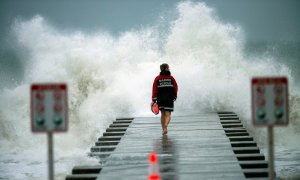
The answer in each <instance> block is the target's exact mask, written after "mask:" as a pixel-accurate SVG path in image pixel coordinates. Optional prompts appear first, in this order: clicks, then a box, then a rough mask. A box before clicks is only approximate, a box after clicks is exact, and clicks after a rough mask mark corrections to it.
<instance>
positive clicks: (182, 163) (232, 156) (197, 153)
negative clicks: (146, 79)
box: [66, 112, 267, 180]
mask: <svg viewBox="0 0 300 180" xmlns="http://www.w3.org/2000/svg"><path fill="white" fill-rule="evenodd" d="M168 129H169V132H168V135H164V136H163V135H162V134H161V126H160V119H159V117H158V116H157V117H139V118H134V119H124V118H120V119H117V121H115V122H114V123H113V124H112V125H111V126H110V128H108V130H107V132H106V133H104V134H103V135H104V136H103V137H101V138H99V140H98V142H96V144H95V146H94V147H92V148H91V154H90V155H92V156H96V157H99V158H100V165H99V166H96V167H95V166H92V167H75V168H74V169H73V175H68V176H67V177H66V179H67V180H73V179H97V180H105V179H107V180H114V179H115V180H117V179H118V180H119V179H120V178H121V179H124V180H126V179H128V180H129V179H130V180H135V179H137V180H140V179H147V177H148V168H149V162H148V157H149V154H150V152H152V151H154V152H156V153H157V155H158V159H159V161H158V162H159V163H158V164H159V169H160V175H161V179H163V180H167V179H172V180H176V179H195V180H196V179H197V180H198V179H228V180H229V179H230V180H234V179H239V180H240V179H246V178H252V177H260V178H261V177H263V178H265V177H267V174H265V173H267V169H266V168H267V162H266V161H264V156H263V155H262V154H260V153H259V149H258V148H257V146H256V143H255V142H254V141H253V138H252V137H250V136H249V134H248V132H247V131H246V130H245V128H244V127H243V125H242V124H241V121H240V120H239V118H238V117H237V116H236V115H235V114H233V113H225V112H224V113H219V114H218V113H203V114H197V115H189V116H174V117H172V120H171V122H170V125H169V128H168ZM257 168H260V169H257ZM74 171H75V173H74ZM85 171H86V175H87V176H86V177H85V178H84V175H83V174H84V172H85ZM76 172H81V173H76Z"/></svg>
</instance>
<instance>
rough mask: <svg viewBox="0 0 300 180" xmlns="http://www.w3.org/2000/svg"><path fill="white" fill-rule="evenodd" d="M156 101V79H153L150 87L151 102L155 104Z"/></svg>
mask: <svg viewBox="0 0 300 180" xmlns="http://www.w3.org/2000/svg"><path fill="white" fill-rule="evenodd" d="M156 100H157V78H155V79H154V82H153V86H152V101H153V102H155V101H156Z"/></svg>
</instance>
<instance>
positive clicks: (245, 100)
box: [0, 2, 300, 179]
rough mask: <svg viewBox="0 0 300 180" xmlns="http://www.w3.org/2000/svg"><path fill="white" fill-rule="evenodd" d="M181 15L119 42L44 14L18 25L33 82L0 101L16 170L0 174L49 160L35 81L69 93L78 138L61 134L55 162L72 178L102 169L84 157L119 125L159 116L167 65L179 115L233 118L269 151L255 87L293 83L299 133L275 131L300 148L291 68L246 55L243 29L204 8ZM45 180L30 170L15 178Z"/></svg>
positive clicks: (188, 8) (5, 142) (191, 7)
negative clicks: (35, 115)
mask: <svg viewBox="0 0 300 180" xmlns="http://www.w3.org/2000/svg"><path fill="white" fill-rule="evenodd" d="M177 11H178V17H177V18H175V21H172V22H171V23H170V22H168V23H169V24H170V26H169V29H168V31H167V33H166V31H165V30H162V29H159V28H157V27H160V26H153V28H151V27H148V28H147V29H140V30H133V31H129V32H124V33H123V34H122V35H120V36H118V37H114V36H112V35H110V34H108V33H103V32H101V31H99V32H98V33H94V34H87V33H84V32H80V31H78V32H70V31H65V30H60V29H59V28H56V27H53V26H52V25H51V24H49V23H48V22H47V20H45V19H44V18H43V17H41V16H38V15H37V16H36V17H33V18H32V19H30V20H18V21H16V22H15V24H14V26H13V31H14V34H15V37H16V39H17V41H18V47H19V48H20V51H22V53H24V58H25V59H23V61H24V65H25V67H24V68H25V76H24V80H23V83H22V84H21V85H19V86H17V87H15V88H13V89H5V90H2V91H1V94H0V96H1V102H0V128H1V131H0V142H1V147H0V149H1V152H2V154H1V155H0V158H1V161H2V162H4V163H5V162H7V163H6V165H5V166H4V165H1V168H0V171H3V173H4V175H5V174H6V175H8V173H9V172H10V171H11V170H12V169H13V168H15V166H9V165H7V164H9V163H12V162H13V161H17V162H16V163H15V164H16V167H24V166H23V165H24V164H22V163H18V162H26V163H27V164H38V166H39V167H40V168H43V167H42V166H43V165H42V164H43V163H45V162H46V155H45V154H46V150H45V147H46V142H45V140H46V137H45V136H44V135H42V134H37V135H34V134H32V133H31V132H30V117H29V85H30V84H31V83H34V82H66V83H67V84H68V86H69V104H70V105H69V107H70V112H69V113H70V118H69V121H70V123H69V126H70V127H69V131H68V133H66V134H58V135H55V152H56V154H55V155H56V157H57V159H59V161H58V162H61V164H60V166H64V164H68V165H69V166H67V167H65V169H67V170H66V171H69V170H70V169H68V168H70V167H71V166H72V165H75V164H76V163H78V162H79V161H80V162H82V161H86V162H87V163H90V162H91V161H92V162H94V161H93V160H91V159H88V158H87V159H85V160H82V159H80V160H78V158H76V157H78V156H80V155H82V156H83V155H84V153H86V152H88V151H89V147H91V146H92V144H93V143H94V141H95V140H96V138H97V137H99V136H101V134H102V133H103V131H104V130H105V128H106V127H108V125H109V124H110V123H111V122H112V121H113V120H114V119H115V118H116V117H118V116H151V115H152V114H151V112H150V110H149V102H150V99H151V88H152V82H153V79H154V77H155V76H156V75H157V74H158V72H159V65H160V64H161V63H164V62H167V63H169V65H170V68H171V72H172V74H173V75H174V77H175V78H176V79H177V82H178V85H179V94H178V100H177V102H176V106H175V111H176V114H180V113H188V112H193V113H197V112H201V111H224V110H230V111H234V112H236V113H238V114H239V116H240V117H241V118H242V120H244V121H245V122H246V124H247V125H248V128H249V129H251V131H252V133H253V134H254V135H255V137H256V139H258V140H259V141H260V142H261V144H262V146H264V142H265V140H266V139H265V132H264V131H262V130H257V129H254V128H252V126H251V122H250V117H251V115H250V79H251V77H252V76H265V75H267V76H273V75H275V76H282V75H283V76H287V77H288V78H289V83H290V104H291V106H290V124H291V125H290V126H289V127H288V128H280V129H279V130H276V136H277V137H278V138H277V140H278V142H277V143H278V144H280V145H288V146H291V145H293V146H295V147H298V146H299V143H298V138H299V133H300V120H299V112H300V111H299V109H300V107H299V106H300V101H299V96H298V95H297V92H295V90H294V89H295V88H294V86H295V85H294V79H293V75H292V74H291V72H290V70H289V68H288V67H287V66H285V65H283V64H279V63H276V61H275V60H276V59H275V58H274V57H264V56H260V57H258V56H255V57H245V56H244V54H243V43H244V36H243V31H242V28H241V27H238V26H236V25H231V24H228V23H224V22H221V20H219V19H218V18H217V17H216V15H215V14H214V10H213V9H211V8H209V7H207V6H206V5H205V4H204V3H191V2H184V3H180V4H179V5H178V6H177ZM162 33H164V34H167V35H165V36H161V35H160V34H162ZM161 37H164V38H165V39H164V40H161V39H160V38H161ZM160 43H163V44H160ZM6 154H7V155H6ZM79 154H80V155H79ZM24 155H25V156H24ZM26 163H25V164H26ZM58 164H59V163H58ZM4 167H8V168H9V167H11V169H10V170H8V171H6V169H5V168H4ZM4 171H5V172H4ZM7 172H8V173H7ZM64 173H65V174H66V173H68V172H61V176H60V178H62V179H63V175H62V174H64ZM29 174H30V173H29ZM4 175H3V176H4ZM43 176H46V175H45V174H43V173H41V175H37V174H34V173H33V172H32V174H30V175H26V173H25V172H23V171H22V172H20V175H19V176H16V177H15V179H24V177H26V178H28V179H35V178H36V179H39V178H40V177H43Z"/></svg>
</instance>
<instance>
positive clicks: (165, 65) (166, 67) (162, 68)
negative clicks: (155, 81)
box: [160, 63, 169, 71]
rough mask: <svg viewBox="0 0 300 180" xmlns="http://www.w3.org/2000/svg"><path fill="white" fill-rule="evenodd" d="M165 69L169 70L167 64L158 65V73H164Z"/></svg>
mask: <svg viewBox="0 0 300 180" xmlns="http://www.w3.org/2000/svg"><path fill="white" fill-rule="evenodd" d="M166 69H169V65H168V64H167V63H163V64H161V65H160V71H165V70H166Z"/></svg>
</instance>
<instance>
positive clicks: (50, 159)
mask: <svg viewBox="0 0 300 180" xmlns="http://www.w3.org/2000/svg"><path fill="white" fill-rule="evenodd" d="M47 137H48V171H49V172H48V173H49V180H54V168H53V134H52V132H48V133H47Z"/></svg>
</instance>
